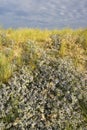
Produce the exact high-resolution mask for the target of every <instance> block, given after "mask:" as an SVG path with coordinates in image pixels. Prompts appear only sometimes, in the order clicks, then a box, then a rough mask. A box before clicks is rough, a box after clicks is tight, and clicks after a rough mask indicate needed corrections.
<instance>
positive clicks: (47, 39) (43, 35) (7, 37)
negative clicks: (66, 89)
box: [0, 28, 87, 82]
mask: <svg viewBox="0 0 87 130" xmlns="http://www.w3.org/2000/svg"><path fill="white" fill-rule="evenodd" d="M56 34H57V35H58V38H59V39H57V38H56V37H55V36H56ZM52 35H54V38H52V37H51V36H52ZM57 40H59V42H60V43H61V46H60V49H59V50H58V49H55V48H56V45H55V44H56V43H55V42H56V41H57ZM43 55H45V56H46V57H48V58H51V59H53V58H54V59H55V58H58V57H66V56H68V57H70V58H72V59H73V62H74V64H75V66H76V67H78V68H79V69H80V70H85V69H86V65H87V29H79V30H72V29H63V30H40V29H27V28H25V29H7V30H5V29H2V28H1V29H0V82H6V81H7V80H8V78H9V77H10V76H11V75H12V73H13V72H14V71H15V69H17V67H18V66H22V65H23V64H27V65H29V66H31V68H34V67H36V66H37V65H36V62H38V61H39V60H40V58H41V57H43Z"/></svg>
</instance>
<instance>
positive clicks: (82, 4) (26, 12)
mask: <svg viewBox="0 0 87 130" xmlns="http://www.w3.org/2000/svg"><path fill="white" fill-rule="evenodd" d="M0 25H1V26H3V27H5V28H9V27H13V28H16V27H31V28H48V29H54V28H65V27H72V28H81V27H87V0H0Z"/></svg>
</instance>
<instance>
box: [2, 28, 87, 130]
mask: <svg viewBox="0 0 87 130" xmlns="http://www.w3.org/2000/svg"><path fill="white" fill-rule="evenodd" d="M0 129H2V130H17V129H19V130H87V29H77V30H73V29H69V28H66V29H62V30H47V29H45V30H40V29H28V28H20V29H11V28H10V29H3V28H1V29H0Z"/></svg>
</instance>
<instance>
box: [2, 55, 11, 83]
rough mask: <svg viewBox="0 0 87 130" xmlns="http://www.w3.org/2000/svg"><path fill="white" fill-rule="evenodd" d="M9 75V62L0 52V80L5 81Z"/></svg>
mask: <svg viewBox="0 0 87 130" xmlns="http://www.w3.org/2000/svg"><path fill="white" fill-rule="evenodd" d="M11 75H12V68H11V64H10V63H9V60H8V59H7V58H6V56H5V55H4V54H2V53H0V82H1V81H4V82H6V81H7V79H8V78H9V77H10V76H11Z"/></svg>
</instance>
